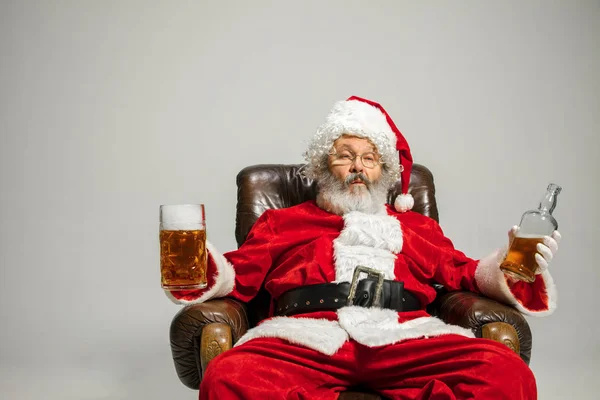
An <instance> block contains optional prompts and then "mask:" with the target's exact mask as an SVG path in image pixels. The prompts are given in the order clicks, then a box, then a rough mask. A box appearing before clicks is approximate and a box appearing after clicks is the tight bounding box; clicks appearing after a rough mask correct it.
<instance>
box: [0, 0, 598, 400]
mask: <svg viewBox="0 0 600 400" xmlns="http://www.w3.org/2000/svg"><path fill="white" fill-rule="evenodd" d="M599 39H600V3H599V2H598V1H573V2H567V1H563V2H561V1H517V0H514V1H502V2H493V1H453V2H450V1H448V2H445V1H438V2H428V3H426V4H425V3H424V2H408V1H404V2H400V1H385V2H384V1H378V2H372V3H367V2H366V1H365V2H358V1H344V2H341V1H340V2H333V1H326V2H322V1H309V2H287V1H282V2H276V1H273V2H265V1H260V2H257V1H253V2H249V1H248V2H241V1H240V2H226V1H220V2H216V1H214V2H187V1H179V2H168V1H164V2H144V1H139V2H134V1H119V2H118V1H103V2H91V1H77V2H67V1H61V2H51V1H38V2H22V1H19V2H17V1H14V2H10V1H9V2H6V1H3V2H2V3H1V5H0V96H1V97H0V133H1V142H0V166H1V170H0V179H1V184H0V190H1V207H0V233H1V238H0V239H1V240H0V263H1V270H0V271H1V274H2V275H1V279H0V285H1V288H0V289H1V290H0V304H1V308H0V312H1V314H0V321H1V322H0V323H1V326H2V328H1V329H0V397H2V398H5V399H38V398H46V399H126V398H127V399H142V398H143V399H164V398H180V399H194V398H196V393H195V392H192V391H190V390H188V389H186V388H185V387H184V386H183V385H182V384H180V383H179V381H178V378H177V377H176V375H175V372H174V369H173V366H172V360H171V357H170V350H169V343H168V328H169V323H170V321H171V318H172V317H173V315H174V314H175V313H176V312H177V310H179V307H178V306H176V305H174V304H172V303H171V302H170V301H169V300H168V299H167V298H166V297H165V296H164V294H163V293H162V292H161V289H160V287H159V276H158V238H157V228H158V221H157V218H158V205H159V204H163V203H178V202H204V203H205V204H206V210H207V214H208V216H207V223H208V234H209V237H210V240H211V241H212V242H213V243H214V244H215V245H216V246H217V248H219V249H221V250H222V251H226V250H231V249H233V248H235V241H234V236H233V231H234V208H235V193H236V187H235V176H236V174H237V172H238V171H239V170H240V169H241V168H243V167H244V166H247V165H250V164H255V163H296V162H301V161H302V159H301V153H302V151H303V150H304V148H305V146H306V142H307V140H308V139H309V138H310V137H311V135H312V134H313V133H314V130H315V128H316V126H317V125H319V124H320V123H321V122H322V121H323V118H324V117H325V115H326V113H327V111H328V110H329V109H330V107H331V105H332V104H333V102H335V101H336V100H340V99H343V98H345V97H347V96H349V95H359V96H363V97H367V98H372V99H374V100H377V101H379V102H381V103H382V104H383V105H384V106H385V107H386V108H387V110H388V111H389V113H390V114H391V115H392V117H393V118H394V119H395V121H396V123H397V125H398V126H399V128H400V129H401V131H402V132H403V133H404V134H405V136H406V137H407V139H408V141H409V143H410V144H411V146H412V151H413V155H414V157H415V160H416V161H417V162H419V163H421V164H425V165H426V166H428V167H429V168H430V169H431V170H432V171H433V173H434V175H435V178H436V184H437V190H438V192H437V196H438V201H439V208H440V216H441V224H442V226H443V228H444V229H445V232H446V234H447V235H448V236H449V237H451V238H452V239H453V241H454V243H455V245H456V246H457V247H458V248H460V249H462V250H464V251H465V252H466V253H467V254H468V255H470V256H472V257H475V258H479V257H482V256H485V255H486V254H488V253H489V252H490V251H491V250H492V249H494V248H496V247H499V246H501V245H503V244H504V243H505V242H506V237H507V236H506V233H507V231H508V229H509V228H510V226H512V225H513V224H515V223H518V221H519V218H520V215H521V213H522V212H523V211H525V210H526V209H528V208H531V207H534V206H536V205H537V202H538V200H539V199H540V197H541V196H542V194H543V192H544V190H545V188H546V185H547V184H548V183H549V182H550V181H553V182H557V183H559V184H561V185H562V186H563V188H564V190H563V193H562V194H561V195H560V199H559V205H558V207H557V210H556V212H555V216H556V217H557V219H558V221H559V223H560V224H561V227H560V230H561V232H562V234H563V236H564V241H563V243H562V245H561V248H560V251H559V253H558V255H557V257H556V258H555V261H554V262H553V263H552V264H551V266H550V267H551V270H552V273H553V276H554V278H555V280H556V282H557V285H558V289H559V295H560V298H559V302H558V304H559V307H558V310H557V311H556V313H555V314H554V315H552V316H549V317H547V318H540V319H536V318H529V321H530V323H531V327H532V330H533V334H534V347H533V359H532V364H531V367H532V369H533V371H534V372H535V375H536V376H537V379H538V386H539V391H540V398H541V399H559V398H579V399H584V398H593V397H594V395H593V393H594V392H596V393H597V392H598V390H599V389H600V385H599V383H598V379H597V371H598V366H599V361H600V358H599V355H600V354H599V353H600V347H599V342H598V339H597V334H598V330H599V327H600V326H599V325H600V324H599V322H598V317H597V311H596V310H597V309H598V305H599V304H598V298H599V296H598V294H597V293H595V292H594V290H595V289H596V287H597V282H598V278H599V272H598V271H599V268H598V263H597V260H598V256H597V253H596V251H597V249H598V240H599V239H600V237H599V236H600V235H599V229H598V223H599V222H600V221H599V211H598V210H599V208H598V206H597V202H598V199H599V198H600V192H599V190H598V178H599V174H598V171H599V167H600V161H599V156H598V150H599V140H598V126H599V125H600V99H599V93H600V72H599V71H600V47H599Z"/></svg>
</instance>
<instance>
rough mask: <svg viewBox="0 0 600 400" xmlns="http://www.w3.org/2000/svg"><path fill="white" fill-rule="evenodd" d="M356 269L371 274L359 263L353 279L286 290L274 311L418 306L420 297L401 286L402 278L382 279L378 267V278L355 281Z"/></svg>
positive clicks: (289, 313) (290, 312) (283, 312)
mask: <svg viewBox="0 0 600 400" xmlns="http://www.w3.org/2000/svg"><path fill="white" fill-rule="evenodd" d="M359 272H368V273H369V275H373V270H370V269H367V268H364V267H359V268H357V271H355V274H354V279H353V280H352V283H350V282H342V283H323V284H318V285H310V286H303V287H298V288H295V289H292V290H288V291H287V292H285V293H284V294H282V295H281V296H279V298H278V299H277V301H276V302H275V315H283V316H289V315H294V314H301V313H309V312H316V311H332V310H337V309H339V308H342V307H345V306H348V305H355V306H361V307H381V308H388V309H391V310H396V311H417V310H420V309H421V302H420V301H419V299H418V298H417V297H416V296H415V295H414V294H412V293H411V292H409V291H408V290H404V282H398V281H390V280H384V279H383V275H382V274H381V273H380V272H379V271H376V272H375V274H376V275H377V276H378V278H365V279H362V280H360V281H358V280H357V278H358V273H359ZM353 285H355V291H354V293H352V286H353ZM378 286H379V287H378ZM378 294H379V295H378Z"/></svg>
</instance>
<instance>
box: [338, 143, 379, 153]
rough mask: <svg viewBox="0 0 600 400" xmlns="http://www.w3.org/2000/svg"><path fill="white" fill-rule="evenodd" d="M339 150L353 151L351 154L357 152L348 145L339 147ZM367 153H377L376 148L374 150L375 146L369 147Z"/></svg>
mask: <svg viewBox="0 0 600 400" xmlns="http://www.w3.org/2000/svg"><path fill="white" fill-rule="evenodd" d="M338 150H349V151H351V152H353V153H356V151H355V150H353V149H352V148H351V147H350V145H347V144H342V145H340V146H339V147H338ZM366 152H367V153H374V152H375V148H374V147H373V146H371V145H369V149H368V151H366Z"/></svg>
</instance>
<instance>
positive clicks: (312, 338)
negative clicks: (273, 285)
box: [235, 317, 348, 355]
mask: <svg viewBox="0 0 600 400" xmlns="http://www.w3.org/2000/svg"><path fill="white" fill-rule="evenodd" d="M261 337H276V338H280V339H285V340H287V341H288V342H290V343H293V344H298V345H302V346H305V347H308V348H310V349H313V350H316V351H318V352H320V353H323V354H327V355H333V354H335V352H336V351H338V350H339V349H340V347H342V346H343V345H344V343H345V342H346V341H347V340H348V334H347V333H346V332H345V331H344V330H343V329H342V328H340V325H339V324H338V323H337V321H329V320H326V319H315V318H293V317H274V318H271V319H267V320H264V321H263V322H261V324H260V325H258V326H256V327H254V328H252V329H250V330H248V331H247V332H246V334H245V335H244V336H242V337H241V338H240V340H238V342H237V343H236V344H235V345H236V346H239V345H240V344H243V343H246V342H247V341H249V340H252V339H256V338H261Z"/></svg>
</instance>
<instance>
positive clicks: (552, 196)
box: [538, 183, 561, 214]
mask: <svg viewBox="0 0 600 400" xmlns="http://www.w3.org/2000/svg"><path fill="white" fill-rule="evenodd" d="M560 191H561V187H560V186H558V185H555V184H553V183H551V184H550V185H548V189H547V190H546V194H545V196H544V197H543V198H542V201H540V205H539V206H538V209H539V210H540V211H542V212H545V213H548V214H552V212H553V211H554V208H556V202H557V200H558V194H559V193H560Z"/></svg>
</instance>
